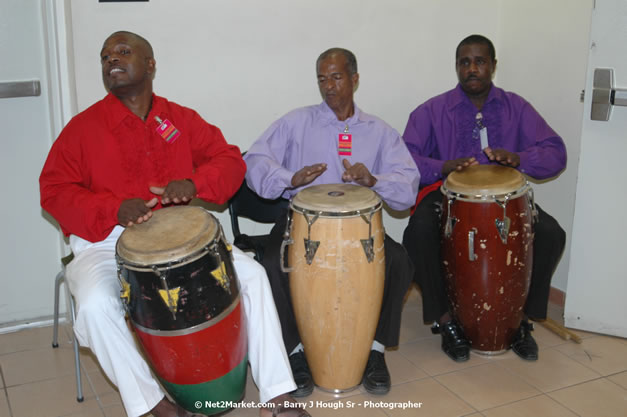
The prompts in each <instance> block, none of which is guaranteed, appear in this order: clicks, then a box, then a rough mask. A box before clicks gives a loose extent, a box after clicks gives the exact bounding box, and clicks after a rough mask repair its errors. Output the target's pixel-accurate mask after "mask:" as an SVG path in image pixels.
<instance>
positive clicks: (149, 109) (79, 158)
mask: <svg viewBox="0 0 627 417" xmlns="http://www.w3.org/2000/svg"><path fill="white" fill-rule="evenodd" d="M100 59H101V65H102V77H103V80H104V83H105V86H106V87H107V89H108V90H109V92H110V93H109V94H108V95H107V96H106V97H105V98H104V99H103V100H101V101H99V102H97V103H95V104H94V105H92V106H91V107H89V108H88V109H87V110H85V111H83V112H82V113H80V114H78V115H77V116H76V117H74V118H73V119H72V120H71V121H70V123H68V125H67V126H66V127H65V129H64V130H63V132H61V135H60V136H59V138H58V139H57V140H56V142H55V143H54V145H53V146H52V149H51V150H50V154H49V156H48V159H47V161H46V163H45V165H44V167H43V171H42V173H41V177H40V187H41V204H42V207H43V208H44V209H45V210H46V211H48V212H49V213H50V214H51V215H52V216H54V218H55V219H56V220H57V221H58V222H59V224H60V226H61V228H62V230H63V232H64V233H65V235H66V236H69V238H70V245H71V247H72V251H73V252H74V255H75V257H74V260H73V261H72V262H71V263H70V264H69V265H68V268H67V282H68V285H69V287H70V289H71V291H72V294H73V295H74V297H75V299H76V303H77V306H78V308H77V318H76V324H75V326H74V332H75V334H76V337H77V339H78V341H79V342H80V344H81V345H82V346H85V347H89V348H90V349H91V350H92V351H93V352H94V354H95V355H96V357H97V358H98V361H99V363H100V365H101V366H102V369H103V370H104V372H105V373H106V375H107V377H109V379H110V380H111V381H112V382H113V383H114V384H115V385H116V386H117V387H118V389H119V390H120V395H121V397H122V402H123V403H124V408H125V409H126V412H127V414H128V415H129V416H131V417H133V416H139V415H143V414H146V413H148V412H150V413H151V414H152V415H154V416H155V417H164V416H188V415H191V414H190V413H188V412H186V411H185V410H183V409H182V408H181V407H180V406H178V405H176V404H174V403H171V402H170V401H169V400H168V399H167V397H165V395H164V392H163V391H162V390H161V388H160V386H159V384H158V382H157V381H156V380H155V379H154V378H153V376H152V374H151V372H150V369H149V367H148V365H147V364H146V362H145V361H144V359H143V358H142V355H141V354H140V352H139V350H138V347H137V346H136V344H135V342H134V340H133V337H132V335H131V332H130V331H129V328H128V327H127V325H126V321H125V319H124V310H123V308H122V303H121V300H120V284H119V282H118V278H117V271H116V261H115V244H116V241H117V239H118V237H119V236H120V234H121V233H122V231H123V230H124V228H125V227H133V225H135V224H139V223H143V222H149V221H150V219H151V216H152V212H153V211H154V210H157V209H159V208H161V207H162V206H164V205H168V204H171V203H176V204H179V203H186V202H188V201H190V200H191V199H192V198H193V197H200V198H202V199H203V200H206V201H210V202H214V203H217V204H222V203H224V202H225V201H227V200H228V199H229V198H230V197H231V196H232V195H233V194H234V193H235V191H236V190H237V189H238V187H239V186H240V184H241V182H242V180H243V178H244V172H245V170H246V166H245V164H244V162H243V160H242V159H241V156H240V152H239V149H237V147H236V146H232V145H229V144H227V143H226V141H225V140H224V137H223V136H222V133H221V132H220V130H219V129H218V128H217V127H215V126H212V125H210V124H208V123H207V122H205V121H204V120H203V119H202V118H201V117H200V116H199V115H198V114H197V113H196V112H194V111H193V110H191V109H188V108H185V107H182V106H179V105H178V104H175V103H173V102H170V101H167V100H166V99H164V98H162V97H159V96H157V95H154V94H153V92H152V79H153V76H154V73H155V59H154V58H153V52H152V47H151V46H150V44H149V43H148V42H147V41H146V40H145V39H144V38H142V37H140V36H138V35H136V34H133V33H130V32H116V33H114V34H112V35H111V36H109V37H108V38H107V39H106V40H105V42H104V45H103V47H102V50H101V52H100ZM165 123H167V124H168V126H173V128H172V129H167V133H168V134H167V135H162V134H160V133H159V132H160V131H161V130H160V131H157V128H158V127H163V125H164V124H165ZM225 174H228V175H225ZM233 255H234V260H235V268H236V270H237V275H238V277H239V279H240V284H241V293H242V300H243V303H244V311H245V313H246V316H247V317H248V320H247V324H248V326H247V331H248V347H249V352H248V357H249V360H250V364H251V368H252V373H253V377H254V379H255V381H256V382H257V385H258V386H259V389H260V397H261V398H260V399H261V402H273V403H275V404H276V405H277V406H280V407H277V408H276V411H275V414H273V413H272V410H270V409H261V410H260V413H261V415H262V416H266V417H267V416H270V415H281V416H286V417H287V416H308V415H309V414H308V413H306V412H305V411H304V410H300V409H293V408H286V407H284V405H285V401H286V400H287V401H290V397H289V395H288V394H287V393H288V392H289V391H292V390H293V389H294V388H295V387H296V385H295V384H294V381H293V378H292V375H291V371H290V367H289V362H288V358H287V354H286V352H285V350H284V347H283V340H282V337H281V333H280V327H279V321H278V317H277V313H276V309H275V307H274V304H273V302H272V298H271V293H270V287H269V285H268V283H267V278H266V276H265V273H264V270H263V268H262V267H261V266H260V265H258V264H257V263H256V262H254V261H253V260H252V259H250V258H249V257H247V256H246V255H244V254H243V253H242V252H241V251H239V250H237V249H236V248H233ZM199 400H203V399H202V398H199ZM288 405H289V404H288ZM279 411H281V412H280V413H279ZM277 413H278V414H277Z"/></svg>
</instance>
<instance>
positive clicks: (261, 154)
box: [244, 102, 420, 210]
mask: <svg viewBox="0 0 627 417" xmlns="http://www.w3.org/2000/svg"><path fill="white" fill-rule="evenodd" d="M346 126H348V133H350V134H351V135H352V151H351V152H352V155H350V156H347V155H339V154H338V141H339V134H340V133H342V132H344V130H345V128H346ZM343 159H348V161H349V162H350V163H351V164H352V165H354V164H356V163H357V162H361V163H363V164H364V165H365V166H366V167H367V168H368V170H369V171H370V173H371V174H372V175H373V176H374V177H376V178H377V183H376V184H375V185H374V186H373V187H372V190H373V191H375V192H377V193H378V194H379V195H380V196H381V198H382V199H383V200H384V201H385V202H386V203H387V204H388V205H389V206H390V207H391V208H392V209H394V210H404V209H406V208H408V207H411V206H412V205H413V204H414V202H415V201H416V194H417V192H418V183H419V182H420V173H419V172H418V168H417V167H416V164H415V163H414V161H413V159H412V157H411V155H410V154H409V151H408V150H407V147H406V146H405V144H404V143H403V140H402V138H401V137H400V135H399V133H398V132H397V131H396V130H394V129H393V128H391V127H390V126H388V125H387V124H386V123H385V122H384V121H382V120H381V119H379V118H377V117H374V116H371V115H369V114H366V113H364V112H362V111H361V110H359V108H357V106H355V114H354V115H353V116H351V117H350V118H348V119H347V120H345V121H340V120H338V119H337V117H336V116H335V113H333V111H332V110H331V109H330V108H329V106H328V105H327V104H326V103H325V102H322V103H321V104H319V105H315V106H308V107H302V108H299V109H296V110H293V111H291V112H289V113H288V114H286V115H285V116H283V117H282V118H280V119H279V120H277V121H275V122H274V123H273V124H272V125H271V126H270V127H269V128H268V130H266V131H265V132H264V133H263V134H262V135H261V137H260V138H259V139H257V141H255V143H253V145H252V146H251V147H250V149H249V150H248V152H247V153H246V155H244V160H245V161H246V165H247V166H248V170H247V172H246V182H247V183H248V186H249V187H251V188H252V189H253V190H254V191H255V192H256V193H257V194H259V195H260V196H262V197H264V198H270V199H274V198H278V197H280V196H283V197H285V198H291V197H293V196H294V195H296V194H297V193H298V191H300V190H301V189H302V188H306V187H309V186H311V185H317V184H334V183H342V173H343V172H344V171H345V169H344V166H343V165H342V160H343ZM316 163H326V164H327V170H326V171H325V172H323V173H322V175H320V176H319V177H318V178H316V179H315V180H314V181H313V182H312V183H310V184H307V185H305V186H303V187H299V188H291V184H292V177H293V176H294V174H295V173H296V172H297V171H298V170H300V169H302V168H303V167H305V166H307V165H313V164H316Z"/></svg>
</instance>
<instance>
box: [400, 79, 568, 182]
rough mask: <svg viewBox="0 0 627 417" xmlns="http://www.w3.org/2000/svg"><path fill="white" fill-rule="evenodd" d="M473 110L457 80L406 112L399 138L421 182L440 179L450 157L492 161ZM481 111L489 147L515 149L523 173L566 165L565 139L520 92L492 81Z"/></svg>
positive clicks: (549, 173) (553, 171) (545, 173)
mask: <svg viewBox="0 0 627 417" xmlns="http://www.w3.org/2000/svg"><path fill="white" fill-rule="evenodd" d="M477 113H478V111H477V108H476V107H475V106H474V104H472V103H471V101H470V99H468V97H466V94H465V93H464V92H463V90H462V89H461V87H460V85H459V84H458V85H457V87H456V88H454V89H453V90H450V91H447V92H446V93H444V94H441V95H439V96H436V97H433V98H431V99H430V100H428V101H426V102H425V103H423V104H421V105H420V106H418V107H417V108H416V110H414V111H413V112H412V113H411V114H410V116H409V121H408V122H407V127H406V128H405V133H404V135H403V138H404V139H405V143H406V144H407V148H408V149H409V152H410V153H411V154H412V156H413V157H414V160H415V161H416V164H417V165H418V168H419V169H420V173H421V174H422V178H421V181H420V186H425V185H429V184H433V183H434V182H436V181H438V180H440V179H442V165H444V162H446V161H448V160H451V159H457V158H463V157H471V156H474V157H475V158H476V159H477V161H479V163H480V164H489V163H496V162H490V161H489V160H488V158H487V157H486V156H485V154H484V153H483V151H482V149H481V140H480V138H479V135H478V134H477V130H476V116H477ZM481 114H482V116H483V118H482V122H483V125H484V126H485V127H486V128H487V136H488V144H489V146H490V147H491V148H492V149H505V150H508V151H510V152H516V153H517V154H518V155H519V156H520V165H519V166H518V168H517V169H518V170H520V171H521V172H522V173H524V174H527V175H529V176H530V177H533V178H536V179H543V178H549V177H553V176H555V175H557V174H558V173H559V172H560V171H561V170H563V169H564V168H565V167H566V147H565V146H564V141H562V138H561V137H559V136H558V135H557V133H555V131H554V130H553V129H551V127H550V126H549V125H548V124H547V123H546V122H545V121H544V119H543V118H542V116H540V115H539V114H538V112H537V111H536V110H535V109H534V108H533V107H532V106H531V104H529V103H528V102H527V101H526V100H525V99H523V98H522V97H520V96H518V95H516V94H514V93H510V92H506V91H504V90H503V89H500V88H498V87H496V86H495V85H494V84H493V85H492V88H491V89H490V92H489V94H488V97H487V99H486V102H485V103H484V105H483V108H482V109H481ZM473 130H474V131H475V132H474V134H473Z"/></svg>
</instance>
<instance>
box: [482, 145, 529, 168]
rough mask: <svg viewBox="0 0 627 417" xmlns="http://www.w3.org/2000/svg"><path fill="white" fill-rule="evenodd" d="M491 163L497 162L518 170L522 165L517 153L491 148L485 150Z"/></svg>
mask: <svg viewBox="0 0 627 417" xmlns="http://www.w3.org/2000/svg"><path fill="white" fill-rule="evenodd" d="M483 153H485V154H486V156H487V157H488V159H489V160H490V161H496V162H498V163H499V164H501V165H507V166H510V167H512V168H516V167H517V166H518V165H520V156H519V155H518V154H517V153H514V152H510V151H506V150H505V149H492V148H490V147H489V146H488V147H487V148H485V149H484V150H483Z"/></svg>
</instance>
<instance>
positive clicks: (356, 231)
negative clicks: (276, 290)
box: [281, 184, 385, 392]
mask: <svg viewBox="0 0 627 417" xmlns="http://www.w3.org/2000/svg"><path fill="white" fill-rule="evenodd" d="M384 235H385V231H384V229H383V223H382V220H381V199H380V198H379V197H378V196H377V195H376V194H375V193H374V192H373V191H372V190H370V189H369V188H366V187H361V186H357V185H350V184H328V185H316V186H311V187H309V188H306V189H304V190H302V191H300V192H299V193H298V194H297V195H296V196H295V197H294V198H293V199H292V201H291V202H290V210H289V214H288V225H287V231H286V235H285V240H284V242H283V243H284V245H283V248H285V247H286V245H287V244H290V245H291V246H290V247H289V250H288V256H287V258H288V264H289V266H290V267H289V268H288V270H289V280H290V291H291V296H292V304H293V307H294V315H295V318H296V321H297V324H298V330H299V333H300V337H301V340H302V343H303V346H304V348H305V355H306V356H307V361H308V363H309V367H310V368H311V373H312V377H313V380H314V382H315V384H316V385H317V386H318V387H320V388H322V389H323V390H327V391H332V392H343V391H348V390H351V389H353V388H355V387H357V386H358V385H359V384H360V383H361V379H362V377H363V373H364V370H365V367H366V363H367V361H368V355H369V353H370V349H371V347H372V341H373V340H374V336H375V331H376V327H377V323H378V320H379V314H380V312H381V303H382V300H383V284H384V274H385V254H384V250H383V240H384ZM282 252H283V250H282ZM281 259H284V258H283V256H282V257H281ZM282 266H283V265H282Z"/></svg>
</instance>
